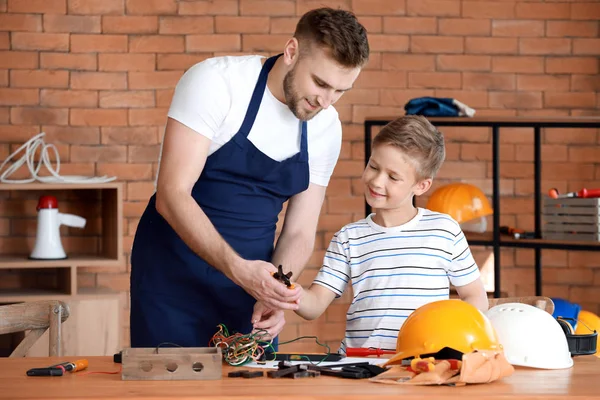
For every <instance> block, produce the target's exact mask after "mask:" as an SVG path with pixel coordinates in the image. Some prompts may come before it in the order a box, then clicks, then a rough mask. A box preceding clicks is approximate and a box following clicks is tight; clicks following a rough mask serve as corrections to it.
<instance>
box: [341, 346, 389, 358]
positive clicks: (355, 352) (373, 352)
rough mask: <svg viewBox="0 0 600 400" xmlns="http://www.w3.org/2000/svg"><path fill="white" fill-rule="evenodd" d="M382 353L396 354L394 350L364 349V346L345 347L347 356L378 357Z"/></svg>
mask: <svg viewBox="0 0 600 400" xmlns="http://www.w3.org/2000/svg"><path fill="white" fill-rule="evenodd" d="M382 354H396V352H395V351H393V350H382V349H364V348H360V347H348V348H346V356H347V357H368V356H377V357H380V356H381V355H382Z"/></svg>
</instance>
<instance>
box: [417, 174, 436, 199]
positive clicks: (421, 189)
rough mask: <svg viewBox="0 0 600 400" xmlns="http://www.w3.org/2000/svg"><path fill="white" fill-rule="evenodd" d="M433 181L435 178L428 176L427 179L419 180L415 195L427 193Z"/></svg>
mask: <svg viewBox="0 0 600 400" xmlns="http://www.w3.org/2000/svg"><path fill="white" fill-rule="evenodd" d="M432 183H433V179H431V178H427V179H422V180H420V181H419V182H417V183H416V184H415V190H414V193H415V196H420V195H422V194H423V193H425V192H426V191H428V190H429V188H430V187H431V184H432Z"/></svg>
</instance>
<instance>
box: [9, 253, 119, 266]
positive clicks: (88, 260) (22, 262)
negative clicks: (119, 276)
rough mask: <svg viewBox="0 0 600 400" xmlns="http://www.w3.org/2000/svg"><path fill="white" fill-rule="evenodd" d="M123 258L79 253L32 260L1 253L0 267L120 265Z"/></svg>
mask: <svg viewBox="0 0 600 400" xmlns="http://www.w3.org/2000/svg"><path fill="white" fill-rule="evenodd" d="M122 263H123V258H122V257H121V258H119V259H114V258H111V257H103V256H97V255H77V256H73V257H69V258H67V259H65V260H30V259H29V258H28V257H27V256H9V255H0V269H9V268H19V269H20V268H57V267H118V266H121V265H122Z"/></svg>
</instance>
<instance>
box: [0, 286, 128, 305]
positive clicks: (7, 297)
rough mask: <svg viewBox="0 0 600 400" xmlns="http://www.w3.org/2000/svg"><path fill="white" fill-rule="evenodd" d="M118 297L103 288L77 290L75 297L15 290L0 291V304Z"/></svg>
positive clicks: (45, 291)
mask: <svg viewBox="0 0 600 400" xmlns="http://www.w3.org/2000/svg"><path fill="white" fill-rule="evenodd" d="M115 295H118V293H117V292H114V291H112V290H108V289H104V288H85V289H79V291H78V293H77V294H76V295H73V294H68V293H62V292H60V291H58V290H45V289H15V290H3V291H0V303H3V304H8V303H21V302H25V301H37V300H48V299H52V300H60V301H70V300H80V299H82V298H87V297H89V298H104V297H114V296H115Z"/></svg>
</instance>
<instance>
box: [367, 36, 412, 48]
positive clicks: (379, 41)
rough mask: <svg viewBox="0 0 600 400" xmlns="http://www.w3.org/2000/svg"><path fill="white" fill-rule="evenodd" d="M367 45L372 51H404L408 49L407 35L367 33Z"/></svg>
mask: <svg viewBox="0 0 600 400" xmlns="http://www.w3.org/2000/svg"><path fill="white" fill-rule="evenodd" d="M369 47H370V48H371V49H372V50H373V51H382V52H406V51H408V36H401V35H378V34H371V35H369Z"/></svg>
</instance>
